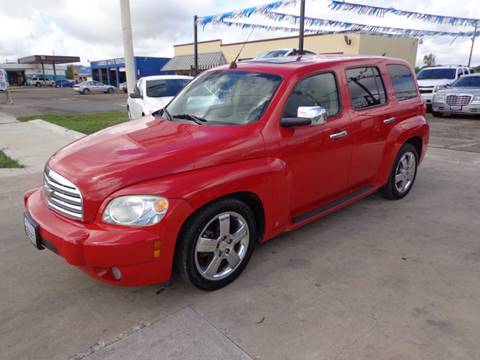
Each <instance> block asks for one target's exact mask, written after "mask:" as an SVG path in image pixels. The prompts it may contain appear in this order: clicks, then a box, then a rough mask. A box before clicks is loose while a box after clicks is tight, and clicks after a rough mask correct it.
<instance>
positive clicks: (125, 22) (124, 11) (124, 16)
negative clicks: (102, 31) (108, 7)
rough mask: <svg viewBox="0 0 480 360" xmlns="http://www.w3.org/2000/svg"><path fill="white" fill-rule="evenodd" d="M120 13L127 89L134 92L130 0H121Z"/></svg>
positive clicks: (134, 78)
mask: <svg viewBox="0 0 480 360" xmlns="http://www.w3.org/2000/svg"><path fill="white" fill-rule="evenodd" d="M120 14H121V20H122V35H123V57H124V58H125V70H126V72H127V89H128V93H129V94H130V93H132V92H133V89H134V87H135V83H136V81H135V80H136V76H135V60H134V57H133V42H132V22H131V20H130V0H120Z"/></svg>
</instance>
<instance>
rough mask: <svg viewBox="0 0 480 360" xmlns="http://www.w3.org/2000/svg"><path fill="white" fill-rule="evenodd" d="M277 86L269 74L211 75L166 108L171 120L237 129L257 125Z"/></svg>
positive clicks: (274, 76)
mask: <svg viewBox="0 0 480 360" xmlns="http://www.w3.org/2000/svg"><path fill="white" fill-rule="evenodd" d="M280 82H281V77H280V76H278V75H273V74H265V73H257V72H250V71H235V70H230V71H229V70H227V71H212V72H207V73H205V74H204V75H202V76H200V77H199V78H198V79H196V80H195V81H194V82H193V83H192V84H190V85H189V86H188V87H187V88H186V89H185V91H183V92H181V93H180V94H179V95H178V96H177V97H176V98H174V99H173V100H172V102H171V103H170V104H169V105H168V107H167V110H168V113H169V114H170V115H171V117H172V118H173V120H175V118H183V119H185V118H186V116H185V115H188V118H192V116H193V117H195V118H197V119H201V120H202V123H205V124H207V123H208V122H210V123H217V124H218V123H221V124H226V125H241V124H247V123H250V122H253V121H257V120H258V119H259V118H260V116H262V114H263V111H264V110H265V109H266V108H267V106H268V104H269V102H270V99H271V98H272V96H273V94H274V93H275V90H276V89H277V87H278V85H279V84H280Z"/></svg>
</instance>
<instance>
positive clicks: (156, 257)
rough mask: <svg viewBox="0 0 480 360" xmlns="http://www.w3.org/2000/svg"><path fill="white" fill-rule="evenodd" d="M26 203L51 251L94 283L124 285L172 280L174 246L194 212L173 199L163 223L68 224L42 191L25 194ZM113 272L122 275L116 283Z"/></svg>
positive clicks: (186, 205)
mask: <svg viewBox="0 0 480 360" xmlns="http://www.w3.org/2000/svg"><path fill="white" fill-rule="evenodd" d="M24 202H25V208H26V211H27V213H28V214H29V215H30V217H31V218H32V219H33V220H34V221H35V222H36V223H38V224H39V226H40V237H41V238H42V244H43V245H45V247H46V248H49V249H50V250H52V251H55V252H56V253H57V254H58V255H60V256H62V257H63V258H65V260H66V261H67V262H68V263H70V264H72V265H74V266H76V267H78V268H79V269H81V270H82V271H84V272H86V273H88V274H89V275H91V276H93V277H94V278H96V279H98V280H100V281H103V282H106V283H110V284H114V285H120V286H140V285H150V284H161V283H166V282H168V281H169V280H170V277H171V273H172V266H173V255H174V250H175V242H176V239H177V236H178V233H179V231H180V227H181V225H182V224H183V222H184V221H185V219H186V218H187V217H188V216H189V214H191V212H192V208H191V207H190V205H189V204H188V203H187V202H186V201H183V200H179V199H172V200H170V208H169V211H168V213H167V215H166V216H165V218H164V219H163V220H162V221H161V222H160V223H158V224H156V225H154V226H149V227H143V228H139V227H127V226H117V225H110V224H104V223H102V222H100V221H95V222H93V223H82V222H79V221H75V220H70V219H67V218H65V217H63V216H61V215H59V214H57V213H55V212H54V211H52V210H50V209H49V208H47V207H46V205H45V203H44V200H43V192H42V190H41V188H38V189H36V190H34V191H32V192H28V193H27V194H25V198H24ZM158 242H159V243H158ZM158 246H159V248H160V251H159V252H158ZM155 250H157V251H155ZM112 267H116V268H118V269H119V270H120V272H121V274H122V277H121V279H118V280H116V279H115V278H114V276H113V273H112Z"/></svg>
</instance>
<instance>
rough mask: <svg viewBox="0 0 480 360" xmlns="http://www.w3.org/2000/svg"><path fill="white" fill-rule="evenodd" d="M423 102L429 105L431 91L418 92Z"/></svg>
mask: <svg viewBox="0 0 480 360" xmlns="http://www.w3.org/2000/svg"><path fill="white" fill-rule="evenodd" d="M420 96H421V98H422V101H423V103H424V104H427V105H431V104H432V99H433V92H431V93H421V94H420Z"/></svg>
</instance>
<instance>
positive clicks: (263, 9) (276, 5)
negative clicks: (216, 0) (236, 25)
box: [198, 0, 300, 26]
mask: <svg viewBox="0 0 480 360" xmlns="http://www.w3.org/2000/svg"><path fill="white" fill-rule="evenodd" d="M299 1H300V0H281V1H275V2H272V3H268V4H265V5H260V6H253V7H249V8H246V9H242V10H237V11H229V12H226V13H223V14H217V15H209V16H203V17H199V19H198V21H199V24H200V25H203V26H205V25H208V24H210V23H217V24H218V23H221V22H223V20H225V19H229V20H232V19H244V18H249V17H250V16H252V15H256V14H266V13H268V12H270V11H273V10H278V9H281V8H284V7H286V6H291V5H295V4H297V3H298V2H299Z"/></svg>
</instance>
